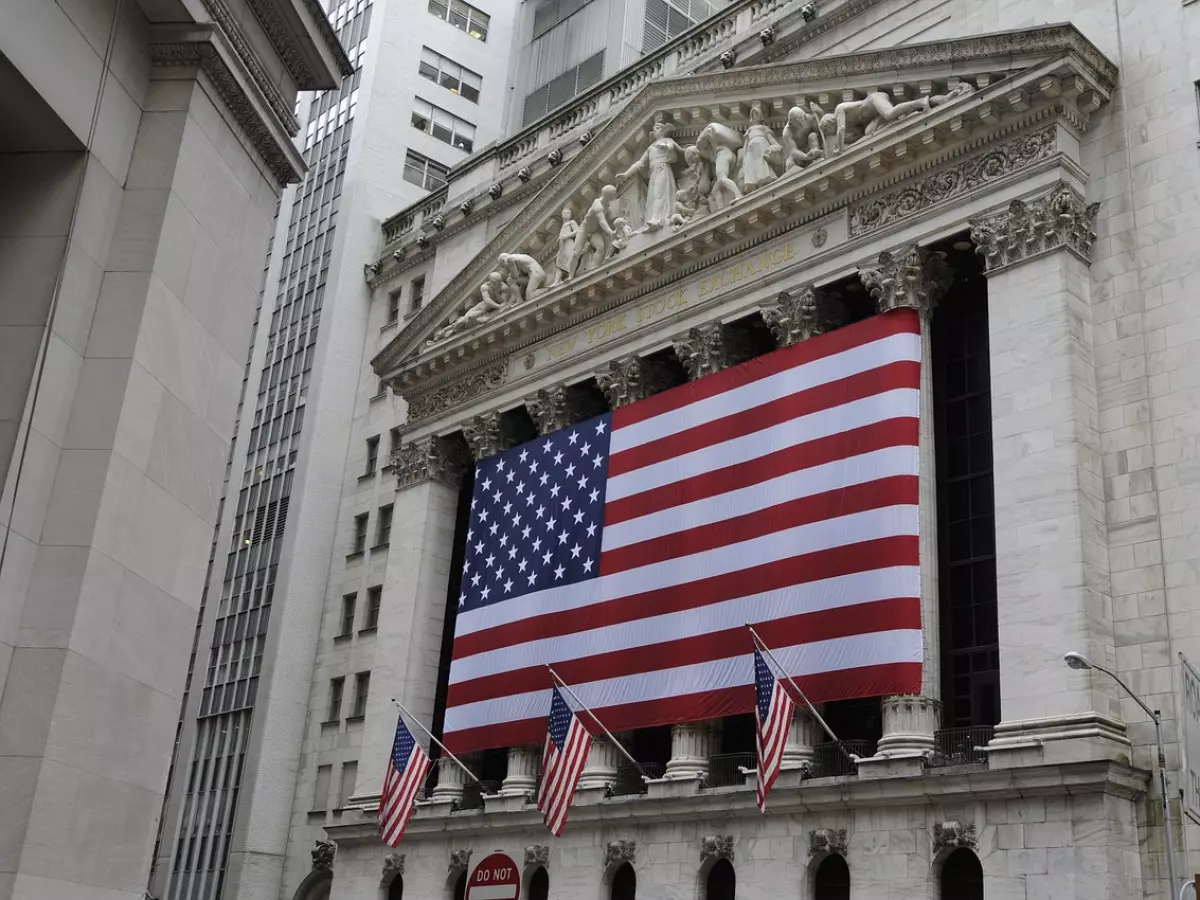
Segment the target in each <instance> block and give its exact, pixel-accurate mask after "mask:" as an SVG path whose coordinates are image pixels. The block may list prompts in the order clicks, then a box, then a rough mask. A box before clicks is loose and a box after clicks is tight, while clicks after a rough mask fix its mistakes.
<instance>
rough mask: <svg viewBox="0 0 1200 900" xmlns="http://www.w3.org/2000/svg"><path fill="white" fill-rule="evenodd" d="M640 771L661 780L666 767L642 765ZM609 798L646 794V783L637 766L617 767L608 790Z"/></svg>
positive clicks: (658, 764)
mask: <svg viewBox="0 0 1200 900" xmlns="http://www.w3.org/2000/svg"><path fill="white" fill-rule="evenodd" d="M642 769H643V770H644V771H645V773H646V775H647V776H648V777H650V778H662V777H663V773H664V772H665V771H666V769H667V767H666V766H665V765H663V764H662V763H646V762H644V763H642ZM608 793H609V796H611V797H627V796H630V795H632V794H644V793H646V782H645V780H644V779H643V778H642V773H641V772H639V771H638V769H637V766H632V765H624V766H617V777H616V779H615V780H614V781H613V783H612V784H611V785H609V788H608Z"/></svg>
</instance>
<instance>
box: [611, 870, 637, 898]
mask: <svg viewBox="0 0 1200 900" xmlns="http://www.w3.org/2000/svg"><path fill="white" fill-rule="evenodd" d="M636 895H637V875H635V874H634V871H633V866H631V865H630V864H629V863H625V864H623V865H622V866H621V868H619V869H617V871H616V872H614V873H613V879H612V892H611V893H610V895H609V896H610V898H611V900H634V897H635V896H636Z"/></svg>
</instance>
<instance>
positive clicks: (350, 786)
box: [335, 762, 358, 809]
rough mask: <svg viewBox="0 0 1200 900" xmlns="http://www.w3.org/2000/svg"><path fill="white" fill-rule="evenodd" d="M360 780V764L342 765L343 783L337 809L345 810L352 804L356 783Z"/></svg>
mask: <svg viewBox="0 0 1200 900" xmlns="http://www.w3.org/2000/svg"><path fill="white" fill-rule="evenodd" d="M357 778H358V763H357V762H348V763H342V783H341V785H340V786H339V788H338V802H337V806H336V807H335V808H336V809H344V808H345V806H346V805H347V804H348V803H349V802H350V795H351V794H353V793H354V782H355V780H356V779H357Z"/></svg>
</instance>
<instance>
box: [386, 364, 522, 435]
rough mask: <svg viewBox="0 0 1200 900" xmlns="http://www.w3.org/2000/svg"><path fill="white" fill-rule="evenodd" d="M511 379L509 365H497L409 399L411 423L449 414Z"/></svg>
mask: <svg viewBox="0 0 1200 900" xmlns="http://www.w3.org/2000/svg"><path fill="white" fill-rule="evenodd" d="M507 378H508V363H507V362H503V361H501V362H497V363H493V364H492V365H490V366H488V367H487V368H485V369H482V370H480V371H478V372H472V373H471V374H469V375H467V376H466V377H465V378H458V379H455V380H454V381H452V382H450V383H449V384H445V385H442V386H441V387H439V388H436V389H435V390H432V391H428V392H426V393H423V394H418V395H417V396H415V397H411V398H408V424H410V425H412V424H414V423H416V422H420V421H421V420H422V419H428V418H429V417H430V416H435V415H438V414H439V413H443V412H447V411H448V410H451V409H453V408H454V407H456V406H459V405H461V404H463V403H466V402H467V401H468V400H474V399H475V398H476V397H479V396H482V395H483V394H486V393H489V392H491V391H493V390H495V389H496V388H498V387H500V385H502V384H504V382H505V381H506V380H507Z"/></svg>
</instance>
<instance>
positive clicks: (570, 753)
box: [537, 687, 592, 837]
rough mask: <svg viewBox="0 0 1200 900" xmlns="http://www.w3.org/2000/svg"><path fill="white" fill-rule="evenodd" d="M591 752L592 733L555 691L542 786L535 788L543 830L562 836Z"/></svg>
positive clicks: (552, 698) (551, 706) (554, 690)
mask: <svg viewBox="0 0 1200 900" xmlns="http://www.w3.org/2000/svg"><path fill="white" fill-rule="evenodd" d="M591 749H592V736H591V734H589V733H588V730H587V729H586V728H584V727H583V723H582V722H581V721H580V720H579V716H577V715H576V714H575V712H574V711H573V710H572V709H571V707H569V706H567V701H566V700H565V699H563V695H562V693H561V692H560V691H559V689H558V688H557V687H556V688H554V689H553V691H552V693H551V700H550V725H549V733H548V734H547V735H546V749H545V752H544V753H543V754H542V783H541V785H539V787H538V794H537V808H538V809H539V810H540V811H541V813H542V816H543V818H544V819H545V821H546V827H547V828H549V829H550V830H551V831H552V832H554V835H555V836H556V837H557V836H558V835H560V834H562V830H563V826H564V825H566V824H567V810H568V809H569V808H570V806H571V799H572V798H573V797H574V796H575V785H576V784H578V783H579V775H580V773H581V772H582V771H583V764H584V763H586V762H587V757H588V751H590V750H591Z"/></svg>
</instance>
